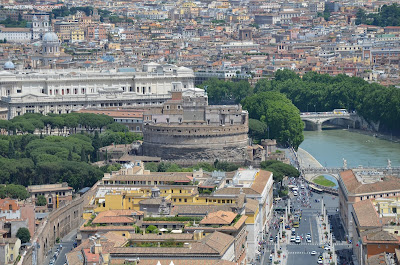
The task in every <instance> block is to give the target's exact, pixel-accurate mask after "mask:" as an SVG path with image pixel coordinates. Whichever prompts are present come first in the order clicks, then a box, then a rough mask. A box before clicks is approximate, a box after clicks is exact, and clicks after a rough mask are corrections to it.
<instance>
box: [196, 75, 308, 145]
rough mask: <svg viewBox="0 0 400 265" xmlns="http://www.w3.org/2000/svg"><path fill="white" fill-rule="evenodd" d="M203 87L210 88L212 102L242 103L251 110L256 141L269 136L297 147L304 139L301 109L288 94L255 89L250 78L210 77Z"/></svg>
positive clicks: (251, 130) (251, 133) (252, 133)
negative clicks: (236, 80)
mask: <svg viewBox="0 0 400 265" xmlns="http://www.w3.org/2000/svg"><path fill="white" fill-rule="evenodd" d="M263 82H264V81H263ZM201 87H203V88H206V89H207V95H208V98H209V101H210V103H212V104H222V103H241V104H242V105H243V108H244V109H246V110H247V111H248V112H249V118H250V120H249V134H250V136H251V137H252V138H253V140H255V141H256V142H257V141H259V140H260V139H266V138H267V137H268V136H269V137H270V138H274V139H277V141H278V142H279V143H280V144H284V145H287V144H288V143H290V144H291V145H293V146H294V147H295V148H297V147H298V146H299V145H300V143H301V142H302V141H303V139H304V137H303V123H302V121H301V119H300V113H299V110H298V109H297V108H296V107H295V106H294V105H293V104H292V103H291V102H290V100H288V99H287V98H286V97H285V95H283V94H280V93H278V92H271V91H261V90H260V91H255V90H254V89H253V88H252V87H251V86H250V84H249V83H248V82H247V81H240V82H231V81H222V80H218V79H210V80H208V81H206V82H204V83H203V84H202V85H201ZM256 87H257V86H256Z"/></svg>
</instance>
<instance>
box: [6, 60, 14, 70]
mask: <svg viewBox="0 0 400 265" xmlns="http://www.w3.org/2000/svg"><path fill="white" fill-rule="evenodd" d="M11 69H15V66H14V64H13V62H11V61H8V62H6V63H5V64H4V70H11Z"/></svg>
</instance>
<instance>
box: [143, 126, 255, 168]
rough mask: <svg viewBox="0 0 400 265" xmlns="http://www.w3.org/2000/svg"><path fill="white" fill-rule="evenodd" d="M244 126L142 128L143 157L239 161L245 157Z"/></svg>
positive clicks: (245, 130) (245, 129)
mask: <svg viewBox="0 0 400 265" xmlns="http://www.w3.org/2000/svg"><path fill="white" fill-rule="evenodd" d="M247 131H248V127H247V125H246V124H243V125H232V126H229V125H228V126H207V125H198V126H195V125H186V124H185V125H181V126H178V127H177V126H171V125H164V124H157V125H148V126H145V130H144V132H143V136H144V139H143V150H144V155H149V156H150V155H152V156H158V157H162V158H163V159H167V160H179V159H190V160H201V161H210V162H214V161H215V160H216V159H219V160H225V161H232V162H240V161H244V160H246V158H247V153H246V150H247V141H248V138H247Z"/></svg>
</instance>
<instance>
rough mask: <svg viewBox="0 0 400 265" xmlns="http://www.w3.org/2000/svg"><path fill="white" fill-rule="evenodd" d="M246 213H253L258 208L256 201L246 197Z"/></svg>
mask: <svg viewBox="0 0 400 265" xmlns="http://www.w3.org/2000/svg"><path fill="white" fill-rule="evenodd" d="M245 209H246V213H255V212H257V210H258V201H257V200H253V199H247V201H246V205H245Z"/></svg>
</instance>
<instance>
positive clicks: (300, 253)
mask: <svg viewBox="0 0 400 265" xmlns="http://www.w3.org/2000/svg"><path fill="white" fill-rule="evenodd" d="M288 254H289V255H311V251H306V252H304V251H289V252H288Z"/></svg>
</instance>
